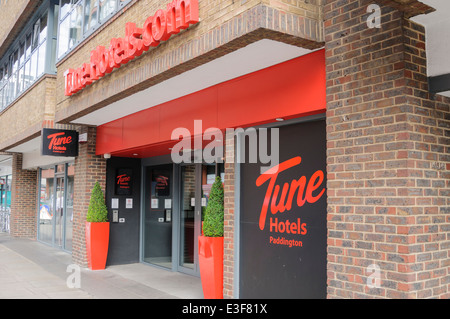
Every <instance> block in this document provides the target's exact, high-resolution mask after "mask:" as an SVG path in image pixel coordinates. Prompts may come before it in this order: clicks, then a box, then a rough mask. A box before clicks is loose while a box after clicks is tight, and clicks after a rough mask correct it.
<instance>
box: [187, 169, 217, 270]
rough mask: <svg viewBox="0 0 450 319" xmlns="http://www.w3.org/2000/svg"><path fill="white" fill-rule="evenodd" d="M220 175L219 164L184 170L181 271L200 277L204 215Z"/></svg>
mask: <svg viewBox="0 0 450 319" xmlns="http://www.w3.org/2000/svg"><path fill="white" fill-rule="evenodd" d="M217 173H218V172H217V165H216V164H193V165H183V166H181V174H180V179H181V182H180V229H179V234H180V236H179V249H178V253H179V255H178V256H179V263H178V270H179V271H182V272H185V273H189V274H192V275H197V276H199V275H200V270H199V266H198V236H200V234H201V224H202V220H203V215H204V212H205V209H206V205H207V204H208V198H209V193H210V191H211V187H212V184H213V183H214V179H215V177H216V174H217Z"/></svg>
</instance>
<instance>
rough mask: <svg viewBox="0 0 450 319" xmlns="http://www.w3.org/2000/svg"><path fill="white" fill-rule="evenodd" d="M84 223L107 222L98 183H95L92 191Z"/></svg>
mask: <svg viewBox="0 0 450 319" xmlns="http://www.w3.org/2000/svg"><path fill="white" fill-rule="evenodd" d="M86 221H88V222H91V223H102V222H107V221H108V209H107V208H106V204H105V197H104V195H103V191H102V189H101V187H100V184H99V183H98V182H96V183H95V185H94V188H93V189H92V193H91V199H90V201H89V207H88V212H87V215H86Z"/></svg>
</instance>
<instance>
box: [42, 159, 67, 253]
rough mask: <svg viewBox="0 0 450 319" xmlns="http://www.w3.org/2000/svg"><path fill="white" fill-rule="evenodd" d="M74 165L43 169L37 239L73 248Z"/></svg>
mask: <svg viewBox="0 0 450 319" xmlns="http://www.w3.org/2000/svg"><path fill="white" fill-rule="evenodd" d="M73 176H74V166H73V164H61V165H58V166H56V167H55V166H53V167H50V168H47V169H41V170H40V205H39V212H38V222H39V227H38V239H39V240H40V241H43V242H45V243H48V244H50V245H52V246H55V247H58V248H61V249H64V250H67V251H71V250H72V221H73V216H72V211H73V210H72V207H73V181H74V180H73Z"/></svg>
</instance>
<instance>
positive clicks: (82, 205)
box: [72, 126, 106, 267]
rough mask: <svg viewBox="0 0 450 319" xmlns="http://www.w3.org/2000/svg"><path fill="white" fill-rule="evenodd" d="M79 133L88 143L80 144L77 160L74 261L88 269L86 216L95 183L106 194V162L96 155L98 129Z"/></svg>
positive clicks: (86, 129)
mask: <svg viewBox="0 0 450 319" xmlns="http://www.w3.org/2000/svg"><path fill="white" fill-rule="evenodd" d="M79 131H80V134H82V133H87V134H88V142H87V143H81V144H79V155H78V157H77V158H76V159H75V178H74V195H73V196H74V200H73V246H72V260H73V262H74V263H76V264H78V265H80V266H82V267H87V255H86V240H85V222H86V214H87V210H88V207H89V201H90V198H91V192H92V189H93V188H94V185H95V183H96V182H99V183H100V185H101V187H102V190H103V192H105V185H106V160H105V159H104V158H103V157H102V156H96V155H95V138H96V128H94V127H85V126H84V127H81V128H80V129H79Z"/></svg>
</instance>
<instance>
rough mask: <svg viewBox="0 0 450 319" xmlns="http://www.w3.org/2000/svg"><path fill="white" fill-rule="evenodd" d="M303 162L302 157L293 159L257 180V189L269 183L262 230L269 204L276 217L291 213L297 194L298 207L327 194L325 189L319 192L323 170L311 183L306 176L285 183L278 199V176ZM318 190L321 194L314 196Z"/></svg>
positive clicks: (261, 224) (319, 171)
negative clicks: (280, 214) (278, 214)
mask: <svg viewBox="0 0 450 319" xmlns="http://www.w3.org/2000/svg"><path fill="white" fill-rule="evenodd" d="M301 161H302V159H301V157H300V156H297V157H294V158H291V159H289V160H287V161H285V162H283V163H280V164H279V165H276V166H274V167H272V168H270V169H269V170H267V171H266V172H265V173H264V174H261V175H260V176H259V177H258V178H257V179H256V186H257V187H260V186H262V185H263V184H264V183H265V182H267V181H269V184H268V185H267V191H266V195H265V197H264V202H263V205H262V208H261V214H260V217H259V228H260V229H261V230H263V229H264V225H265V223H266V217H267V211H268V209H269V204H270V211H271V213H272V214H273V215H275V214H276V213H278V212H280V213H283V212H284V211H290V210H291V209H292V202H293V199H294V196H295V194H296V193H297V206H298V207H301V206H303V205H304V204H305V202H308V203H310V204H312V203H315V202H317V201H318V200H319V199H320V198H321V197H322V195H323V194H324V193H325V187H323V188H322V189H321V190H319V188H320V187H321V186H322V183H323V181H324V173H323V172H322V171H321V170H318V171H316V172H315V173H314V174H313V175H312V176H311V178H310V179H309V181H307V179H306V177H305V176H302V177H300V179H298V180H296V179H294V180H292V181H291V183H290V184H289V183H284V185H283V189H282V191H281V197H280V198H278V195H279V193H280V185H276V181H277V177H278V174H279V173H281V172H284V171H286V170H288V169H289V168H292V167H294V166H297V165H299V164H300V163H301ZM316 190H317V191H319V193H318V194H317V195H313V192H315V191H316Z"/></svg>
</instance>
